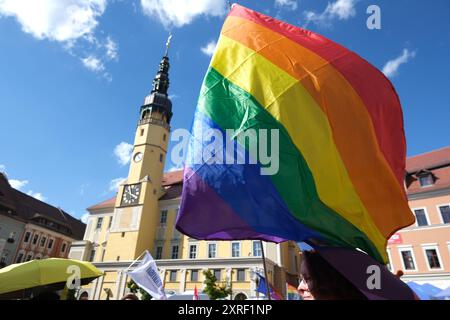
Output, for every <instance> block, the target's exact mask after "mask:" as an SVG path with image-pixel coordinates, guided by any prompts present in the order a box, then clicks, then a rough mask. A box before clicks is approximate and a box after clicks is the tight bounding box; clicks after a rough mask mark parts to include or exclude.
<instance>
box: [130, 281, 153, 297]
mask: <svg viewBox="0 0 450 320" xmlns="http://www.w3.org/2000/svg"><path fill="white" fill-rule="evenodd" d="M127 288H128V289H130V292H131V293H134V294H137V293H138V292H139V293H140V294H141V300H152V299H153V297H152V296H151V295H149V294H148V292H147V291H145V290H143V289H141V288H140V287H139V286H138V285H137V284H136V283H135V282H134V281H133V280H130V281H129V282H128V283H127Z"/></svg>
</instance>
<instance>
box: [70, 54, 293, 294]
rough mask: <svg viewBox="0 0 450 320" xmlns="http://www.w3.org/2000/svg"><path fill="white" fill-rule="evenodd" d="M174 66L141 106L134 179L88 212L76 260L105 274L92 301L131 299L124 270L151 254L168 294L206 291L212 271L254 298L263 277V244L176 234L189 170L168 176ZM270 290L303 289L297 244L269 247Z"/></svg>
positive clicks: (163, 69) (90, 289)
mask: <svg viewBox="0 0 450 320" xmlns="http://www.w3.org/2000/svg"><path fill="white" fill-rule="evenodd" d="M168 71H169V59H168V57H167V56H165V57H163V59H162V61H161V63H160V66H159V71H158V73H157V75H156V77H155V80H154V81H153V89H152V91H151V93H150V95H148V96H147V97H146V98H145V100H144V104H143V106H142V107H141V112H140V118H139V121H138V126H137V130H136V135H135V140H134V148H133V153H132V158H131V162H130V170H129V174H128V178H127V179H126V181H124V182H123V183H122V185H121V186H120V187H119V190H118V193H117V195H116V197H114V198H112V199H109V200H107V201H104V202H102V203H99V204H97V205H94V206H92V207H90V208H88V212H89V214H90V215H89V218H88V222H87V228H86V232H85V236H84V239H83V241H79V242H75V243H73V244H72V247H71V251H70V254H69V257H70V258H73V259H79V260H88V261H92V262H94V264H95V265H96V266H97V267H98V268H100V269H101V270H103V271H104V272H105V275H104V276H103V277H101V278H99V279H97V280H95V281H94V282H93V283H91V284H90V285H89V286H87V287H85V288H83V290H84V291H86V292H87V293H88V295H89V298H90V299H107V298H109V299H120V298H121V297H122V296H123V295H125V294H126V293H127V292H128V289H127V286H126V284H127V283H128V282H129V280H130V279H129V278H128V277H127V276H126V274H125V272H124V271H125V269H127V268H129V266H130V265H131V264H132V263H133V261H135V260H136V259H138V258H139V257H140V255H141V254H142V253H143V252H144V251H145V250H148V251H149V252H150V253H151V254H152V256H153V257H154V258H155V259H156V260H157V261H156V262H157V266H158V268H159V271H160V275H161V279H162V280H163V283H164V288H165V290H166V293H168V294H170V293H186V292H190V291H191V292H192V291H193V290H194V288H195V287H197V289H198V290H199V292H201V290H202V288H203V286H204V285H203V282H204V276H203V271H204V270H207V269H210V270H213V272H214V274H215V275H216V278H217V279H218V280H219V281H220V282H221V283H227V284H228V285H229V286H230V287H231V289H232V295H231V296H230V297H229V298H230V299H246V298H254V297H257V296H258V295H259V294H258V293H257V292H256V281H255V280H256V278H257V273H259V274H261V275H264V270H263V260H262V255H261V253H262V251H261V243H260V242H259V241H249V240H247V241H198V240H195V239H192V238H189V237H187V236H184V235H183V234H181V233H180V232H179V231H177V230H176V229H175V220H176V216H177V212H178V209H179V206H180V200H181V191H182V183H183V181H182V180H183V177H182V171H175V172H169V173H164V163H165V160H166V156H167V148H168V141H169V138H170V120H171V117H172V104H171V101H170V99H169V98H168V93H167V91H168V87H169V78H168ZM263 249H264V253H265V255H266V267H267V273H268V278H269V281H270V283H271V284H272V285H273V286H274V288H275V289H276V290H277V291H278V292H279V293H280V294H282V295H286V283H287V282H289V283H291V284H294V285H295V283H296V281H297V278H298V273H299V269H300V250H299V248H298V247H297V245H296V244H295V243H294V242H285V243H281V244H274V243H266V242H263Z"/></svg>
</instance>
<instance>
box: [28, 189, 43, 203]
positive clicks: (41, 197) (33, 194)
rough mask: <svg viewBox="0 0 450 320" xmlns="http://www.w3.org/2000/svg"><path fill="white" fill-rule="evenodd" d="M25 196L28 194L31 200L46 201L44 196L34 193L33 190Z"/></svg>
mask: <svg viewBox="0 0 450 320" xmlns="http://www.w3.org/2000/svg"><path fill="white" fill-rule="evenodd" d="M27 194H28V195H29V196H32V197H33V198H36V199H38V200H40V201H45V200H46V199H47V198H46V197H44V196H43V195H42V193H40V192H34V191H33V190H30V191H28V192H27Z"/></svg>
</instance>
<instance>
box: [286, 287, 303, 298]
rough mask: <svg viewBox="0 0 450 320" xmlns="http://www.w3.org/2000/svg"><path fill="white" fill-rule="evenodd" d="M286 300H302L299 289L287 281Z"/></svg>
mask: <svg viewBox="0 0 450 320" xmlns="http://www.w3.org/2000/svg"><path fill="white" fill-rule="evenodd" d="M286 291H287V292H286V296H287V299H286V300H300V295H299V293H298V290H297V288H296V287H294V286H293V285H291V284H289V283H286Z"/></svg>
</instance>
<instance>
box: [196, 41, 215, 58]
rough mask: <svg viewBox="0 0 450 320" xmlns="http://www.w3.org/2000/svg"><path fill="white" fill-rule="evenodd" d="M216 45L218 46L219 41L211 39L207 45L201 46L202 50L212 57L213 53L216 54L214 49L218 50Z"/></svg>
mask: <svg viewBox="0 0 450 320" xmlns="http://www.w3.org/2000/svg"><path fill="white" fill-rule="evenodd" d="M216 47H217V42H216V41H214V40H213V41H210V42H209V43H208V44H207V45H206V46H204V47H202V48H200V50H202V52H203V53H204V54H205V55H207V56H209V57H212V55H213V54H214V51H216Z"/></svg>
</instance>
